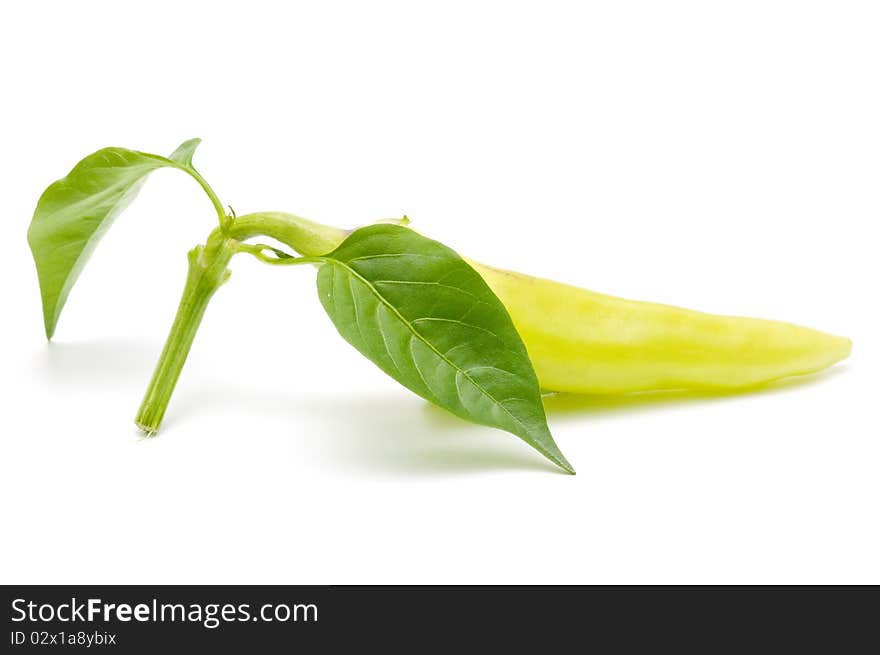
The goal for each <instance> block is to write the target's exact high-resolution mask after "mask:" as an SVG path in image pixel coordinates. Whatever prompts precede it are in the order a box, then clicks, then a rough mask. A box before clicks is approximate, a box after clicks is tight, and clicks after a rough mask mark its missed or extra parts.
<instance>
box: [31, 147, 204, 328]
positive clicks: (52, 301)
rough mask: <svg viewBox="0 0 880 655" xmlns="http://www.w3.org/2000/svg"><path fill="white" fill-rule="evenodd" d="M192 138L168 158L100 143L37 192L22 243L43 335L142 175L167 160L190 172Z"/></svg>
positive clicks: (144, 175)
mask: <svg viewBox="0 0 880 655" xmlns="http://www.w3.org/2000/svg"><path fill="white" fill-rule="evenodd" d="M198 144H199V140H198V139H192V140H190V141H187V142H185V143H184V144H183V145H181V146H180V147H179V148H178V149H177V150H175V151H174V154H172V155H171V158H166V157H161V156H159V155H151V154H148V153H145V152H138V151H136V150H127V149H125V148H104V149H103V150H99V151H97V152H95V153H93V154H91V155H89V156H88V157H86V158H85V159H83V160H82V161H81V162H79V163H78V164H77V165H76V166H74V168H73V170H72V171H70V173H69V174H68V175H67V177H64V178H62V179H60V180H58V181H57V182H54V183H53V184H51V185H50V186H49V187H48V188H47V189H46V190H45V191H44V192H43V195H42V196H40V200H39V201H38V202H37V208H36V210H34V216H33V219H32V220H31V225H30V228H29V229H28V243H29V244H30V247H31V252H32V253H33V256H34V262H35V263H36V265H37V275H38V276H39V278H40V293H41V294H42V298H43V321H44V324H45V327H46V336H47V337H48V338H50V339H51V338H52V335H53V334H54V332H55V326H56V324H57V323H58V317H59V315H60V314H61V310H62V309H63V308H64V303H65V302H66V301H67V296H68V294H69V293H70V289H71V288H72V287H73V285H74V283H75V282H76V280H77V278H78V277H79V274H80V272H81V271H82V268H83V266H84V265H85V263H86V261H88V258H89V256H90V255H91V253H92V251H93V250H94V248H95V246H96V245H97V243H98V241H99V240H100V239H101V237H102V236H103V235H104V233H105V232H106V231H107V229H108V228H109V227H110V225H111V223H112V222H113V219H115V218H116V216H118V215H119V214H120V213H121V212H122V210H124V209H125V208H126V207H127V206H128V204H129V203H130V202H131V201H132V200H133V199H134V197H135V196H136V195H137V192H138V191H139V190H140V187H141V185H142V184H143V183H144V180H145V179H146V177H147V175H149V174H150V173H151V172H152V171H154V170H156V169H157V168H162V167H165V166H171V167H174V168H180V169H182V170H185V171H187V172H188V173H190V174H191V175H193V176H196V175H197V173H195V171H194V170H193V169H192V155H193V151H194V150H195V148H196V146H197V145H198ZM197 179H199V180H200V178H197ZM200 183H201V180H200Z"/></svg>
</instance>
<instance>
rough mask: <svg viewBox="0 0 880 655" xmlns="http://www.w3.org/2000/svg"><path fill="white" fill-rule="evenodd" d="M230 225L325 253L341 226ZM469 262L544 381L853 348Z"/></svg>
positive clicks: (698, 383) (757, 381)
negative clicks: (508, 318)
mask: <svg viewBox="0 0 880 655" xmlns="http://www.w3.org/2000/svg"><path fill="white" fill-rule="evenodd" d="M252 217H253V218H252ZM230 230H231V231H230V236H232V237H233V238H237V239H246V238H249V237H251V236H254V235H256V234H260V233H261V234H266V235H269V236H272V237H274V238H276V239H278V240H279V241H281V242H283V243H285V244H287V245H288V246H290V247H291V248H293V249H294V250H296V251H297V252H299V253H301V254H303V255H320V254H324V253H327V252H329V251H331V250H333V249H334V248H335V247H336V246H338V245H339V244H340V243H341V242H342V240H343V239H345V237H346V236H347V235H348V231H346V230H341V229H338V228H334V227H329V226H326V225H321V224H319V223H314V222H312V221H308V220H306V219H303V218H300V217H298V216H293V215H291V214H284V213H276V212H266V213H260V214H258V215H248V216H241V217H239V218H237V219H236V220H235V221H234V222H233V224H232V226H231V228H230ZM468 263H470V264H471V266H473V267H474V269H476V271H477V272H478V273H479V274H480V275H481V276H482V277H483V279H484V280H485V281H486V283H487V284H488V285H489V287H490V288H491V289H492V291H494V292H495V295H497V296H498V298H499V299H500V300H501V302H502V303H503V304H504V306H505V307H506V308H507V311H508V312H509V313H510V316H511V318H512V319H513V322H514V324H515V325H516V328H517V330H518V331H519V334H520V336H521V337H522V340H523V342H524V343H525V345H526V349H527V350H528V353H529V357H530V358H531V360H532V365H533V366H534V368H535V372H536V373H537V376H538V381H539V382H540V384H541V387H542V389H544V390H545V391H558V392H571V393H583V394H600V393H623V392H631V391H649V390H655V389H743V388H748V387H754V386H758V385H761V384H764V383H767V382H771V381H773V380H778V379H781V378H785V377H789V376H793V375H804V374H807V373H814V372H816V371H820V370H822V369H824V368H827V367H829V366H831V365H832V364H834V363H835V362H838V361H840V360H842V359H845V358H846V357H848V356H849V354H850V351H851V349H852V343H851V342H850V340H849V339H847V338H845V337H838V336H833V335H830V334H825V333H823V332H819V331H817V330H812V329H810V328H806V327H800V326H798V325H792V324H791V323H782V322H779V321H769V320H764V319H758V318H741V317H733V316H718V315H713V314H704V313H701V312H696V311H692V310H689V309H682V308H679V307H671V306H669V305H660V304H656V303H648V302H639V301H634V300H625V299H623V298H615V297H613V296H607V295H603V294H600V293H595V292H593V291H587V290H586V289H579V288H577V287H573V286H570V285H567V284H562V283H559V282H553V281H550V280H543V279H539V278H534V277H530V276H528V275H523V274H521V273H513V272H510V271H503V270H499V269H495V268H491V267H489V266H485V265H483V264H480V263H478V262H475V261H471V260H468Z"/></svg>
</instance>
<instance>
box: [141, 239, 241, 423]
mask: <svg viewBox="0 0 880 655" xmlns="http://www.w3.org/2000/svg"><path fill="white" fill-rule="evenodd" d="M235 243H236V242H235V241H234V240H232V239H230V238H229V237H227V236H226V235H224V234H223V233H222V232H221V231H220V230H219V229H218V230H215V231H214V232H212V233H211V235H210V236H209V237H208V240H207V242H206V244H205V245H204V246H201V245H200V246H196V247H195V248H193V249H192V250H190V251H189V255H188V258H189V271H188V273H187V277H186V286H185V287H184V289H183V296H182V297H181V299H180V305H179V306H178V308H177V316H176V317H175V318H174V324H173V325H172V326H171V332H170V333H169V335H168V339H167V340H166V341H165V347H164V348H163V350H162V355H161V356H160V357H159V362H158V363H157V364H156V370H155V372H154V373H153V379H152V380H150V385H149V386H148V387H147V392H146V394H145V395H144V399H143V402H142V403H141V407H140V409H139V410H138V413H137V416H136V417H135V424H136V425H137V426H138V427H139V428H140V429H141V430H143V431H144V432H146V433H147V434H148V435H153V434H155V433H156V432H157V431H158V429H159V425H160V424H161V423H162V417H163V416H165V410H166V409H167V407H168V402H169V401H170V400H171V394H172V393H174V387H175V385H176V384H177V379H178V378H179V377H180V372H181V370H183V364H184V362H186V357H187V355H188V354H189V350H190V347H191V346H192V343H193V339H195V336H196V332H197V331H198V329H199V324H200V323H201V322H202V317H203V316H204V315H205V309H207V307H208V302H210V300H211V297H212V296H213V295H214V292H215V291H216V290H217V289H218V288H220V286H221V285H222V284H223V283H224V282H225V281H226V280H227V279H228V278H229V270H228V269H227V268H226V265H227V264H228V263H229V260H230V258H231V257H232V255H233V254H234V253H235Z"/></svg>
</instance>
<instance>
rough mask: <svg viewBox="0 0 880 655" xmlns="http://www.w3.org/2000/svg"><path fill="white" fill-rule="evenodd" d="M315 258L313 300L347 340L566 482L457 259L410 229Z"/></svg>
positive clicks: (505, 327)
mask: <svg viewBox="0 0 880 655" xmlns="http://www.w3.org/2000/svg"><path fill="white" fill-rule="evenodd" d="M320 259H321V260H322V261H324V262H325V263H324V264H323V265H322V266H321V268H320V270H319V271H318V294H319V295H320V298H321V303H322V304H323V305H324V309H325V310H327V313H328V314H329V315H330V318H331V320H332V321H333V323H334V324H335V325H336V328H337V329H338V330H339V333H340V334H341V335H342V336H343V338H344V339H345V340H346V341H348V342H349V343H350V344H352V345H353V346H354V347H355V348H357V349H358V350H359V351H360V352H361V353H363V354H364V355H365V356H366V357H367V358H369V359H370V360H372V361H373V362H374V363H375V364H376V365H377V366H379V368H381V369H382V370H383V371H385V372H386V373H387V374H388V375H390V376H391V377H392V378H394V379H395V380H397V381H398V382H400V383H401V384H403V385H404V386H405V387H407V388H408V389H411V390H412V391H414V392H415V393H417V394H418V395H420V396H422V397H423V398H425V399H427V400H429V401H431V402H433V403H435V404H437V405H439V406H440V407H443V408H445V409H448V410H449V411H451V412H452V413H453V414H456V415H458V416H460V417H462V418H464V419H467V420H470V421H473V422H475V423H480V424H482V425H488V426H491V427H496V428H501V429H502V430H506V431H508V432H511V433H513V434H515V435H516V436H518V437H520V438H521V439H523V440H524V441H525V442H526V443H528V444H529V445H531V446H532V447H534V448H535V449H536V450H538V451H539V452H540V453H541V454H542V455H544V456H545V457H547V459H549V460H550V461H551V462H553V463H555V464H557V465H559V466H560V467H562V468H563V469H565V470H566V471H567V472H569V473H574V469H572V467H571V465H570V464H569V463H568V461H566V459H565V456H563V454H562V453H561V452H560V450H559V448H558V447H557V446H556V443H555V442H554V441H553V437H552V436H551V434H550V430H549V429H548V427H547V419H546V417H545V415H544V406H543V404H542V402H541V392H540V389H539V387H538V380H537V377H536V376H535V372H534V370H533V368H532V364H531V361H529V358H528V354H527V353H526V349H525V346H524V345H523V342H522V340H521V339H520V336H519V334H518V333H517V331H516V328H515V327H514V326H513V322H512V321H511V319H510V316H509V315H508V313H507V310H506V309H505V308H504V305H502V304H501V301H500V300H498V298H497V297H496V296H495V294H494V293H493V292H492V291H491V289H489V287H488V285H487V284H486V283H485V282H484V281H483V279H482V278H481V277H480V275H479V274H478V273H477V272H476V271H475V270H474V269H473V268H471V266H470V265H469V264H468V263H467V262H465V261H464V260H463V259H462V258H461V257H460V256H459V255H458V254H456V253H455V252H454V251H453V250H451V249H450V248H447V247H446V246H444V245H443V244H441V243H438V242H437V241H432V240H431V239H428V238H426V237H423V236H421V235H419V234H417V233H416V232H413V231H412V230H410V229H407V228H404V227H400V226H397V225H371V226H369V227H365V228H361V229H359V230H356V231H355V232H353V233H352V234H351V235H350V236H349V237H348V238H347V239H346V240H345V241H344V242H343V243H342V244H341V245H340V246H339V247H338V248H337V249H336V250H334V251H333V252H332V253H330V254H328V255H325V256H324V257H322V258H320Z"/></svg>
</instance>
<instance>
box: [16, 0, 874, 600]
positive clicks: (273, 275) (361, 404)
mask: <svg viewBox="0 0 880 655" xmlns="http://www.w3.org/2000/svg"><path fill="white" fill-rule="evenodd" d="M878 33H880V21H878V13H877V5H876V4H875V3H870V2H865V3H856V2H826V3H820V2H767V1H761V2H730V3H718V2H715V3H705V2H691V3H683V2H677V3H656V2H645V3H633V2H613V3H612V2H608V3H592V4H588V3H570V4H567V3H553V2H546V1H542V2H534V3H511V2H507V3H497V4H495V3H488V2H463V3H457V2H443V3H434V4H428V3H407V2H401V3H343V4H340V3H331V2H325V3H308V4H307V5H296V4H291V3H280V2H279V3H276V4H268V3H258V2H253V1H251V2H247V3H236V4H235V5H233V6H224V5H222V4H220V3H205V4H203V5H199V4H196V3H183V2H174V3H169V4H164V3H160V2H155V1H154V2H150V3H140V4H139V5H135V4H134V3H119V2H112V3H79V2H77V3H57V4H56V3H17V4H14V5H7V6H6V7H5V8H4V9H3V10H2V17H0V61H2V62H3V64H2V68H0V76H2V86H0V88H2V103H0V112H2V117H3V118H2V123H0V135H2V142H0V143H2V157H0V180H2V189H3V194H2V200H3V219H2V223H3V225H4V229H5V235H6V238H4V240H3V249H2V257H0V280H2V285H3V286H2V289H3V296H2V297H3V304H2V306H3V310H2V311H3V318H2V323H0V330H2V339H0V362H2V364H0V399H2V400H0V402H2V418H0V426H2V427H0V431H2V436H0V507H2V509H0V525H2V528H0V529H2V538H0V579H2V582H5V583H25V582H31V583H50V582H54V583H63V582H72V583H77V582H102V583H342V582H350V583H363V582H388V583H391V582H398V583H411V582H423V583H427V582H440V583H451V582H463V583H489V582H510V583H513V582H521V583H533V582H535V583H536V582H579V583H637V582H638V583H670V582H674V583H709V582H712V583H859V582H873V583H880V564H878V559H880V558H878V557H877V553H878V552H880V528H878V499H880V475H878V469H880V441H878V437H880V430H878V418H877V406H878V391H880V389H878V383H877V380H878V370H880V346H878V339H880V316H878V302H877V285H878V264H877V250H878V239H877V224H878V211H880V197H878V181H880V154H878V153H880V91H878V79H880V78H878V73H880V70H878V69H880V40H878V38H877V35H878ZM193 136H200V137H202V138H204V143H203V145H202V147H201V148H200V150H199V151H198V153H197V155H196V159H195V161H196V165H197V166H198V167H199V168H200V170H201V171H202V173H203V174H204V175H205V176H206V177H207V178H208V179H209V181H210V182H211V183H212V185H213V186H214V187H215V189H216V190H217V191H218V193H219V194H220V195H221V197H222V198H223V200H224V202H228V203H229V204H231V205H232V206H233V207H234V208H235V209H236V211H238V213H244V212H248V211H256V210H267V209H277V210H286V211H292V212H296V213H299V214H301V215H304V216H309V217H312V218H315V219H317V220H321V221H324V222H327V223H332V224H339V225H342V226H346V227H350V226H354V225H358V224H363V223H366V222H369V221H372V220H374V219H377V218H382V217H389V216H399V215H401V214H403V213H407V214H408V215H409V216H410V217H411V218H412V219H413V220H414V222H415V226H416V227H418V228H419V229H420V230H421V231H423V232H425V233H427V234H430V235H432V236H434V237H436V238H439V239H441V240H442V241H445V242H446V243H448V244H449V245H451V246H453V247H455V248H456V249H458V250H459V251H460V252H462V253H465V254H467V255H470V256H473V257H476V258H478V259H480V260H482V261H484V262H487V263H492V264H495V265H498V266H503V267H507V268H514V269H519V270H523V271H527V272H531V273H534V274H540V275H543V276H546V277H551V278H555V279H560V280H564V281H569V282H572V283H577V284H579V285H582V286H585V287H589V288H592V289H595V290H598V291H604V292H608V293H613V294H617V295H622V296H627V297H635V298H640V299H648V300H655V301H661V302H667V303H673V304H679V305H684V306H689V307H694V308H697V309H702V310H706V311H713V312H721V313H733V314H747V315H756V316H764V317H769V318H778V319H783V320H788V321H793V322H797V323H802V324H805V325H810V326H813V327H816V328H819V329H823V330H826V331H829V332H834V333H838V334H845V335H847V336H850V337H851V338H852V339H853V341H854V343H855V350H854V354H853V357H852V358H851V359H850V360H849V361H848V362H847V363H845V364H844V365H841V366H838V367H836V368H835V369H834V370H832V371H830V372H829V373H827V374H825V375H820V376H816V377H815V378H813V379H810V380H808V381H804V382H800V383H798V384H789V385H782V386H780V387H778V388H775V389H773V390H770V391H767V392H764V393H760V394H749V395H743V396H734V397H723V398H718V397H714V398H713V397H706V396H688V395H686V394H671V395H666V396H660V397H658V396H648V397H636V398H604V399H602V398H599V399H596V398H592V399H591V398H586V399H577V398H557V399H549V400H548V401H547V407H548V414H549V419H550V425H551V428H552V429H553V432H554V435H555V438H556V440H557V442H558V443H559V445H560V447H561V448H562V450H563V451H564V452H565V453H566V455H567V456H568V458H569V459H570V460H571V461H572V462H573V463H574V465H575V466H576V468H577V470H578V475H577V476H576V477H570V476H566V475H561V474H557V473H556V472H555V471H554V469H553V468H552V466H550V465H549V464H547V463H545V462H544V461H543V460H542V459H541V457H540V456H539V455H537V454H536V453H535V452H533V451H532V450H531V449H529V448H528V447H527V446H526V445H525V444H523V443H522V442H520V441H519V440H518V439H516V438H514V437H512V436H511V435H508V434H505V433H502V432H499V431H494V430H489V429H485V428H480V427H472V426H470V425H468V424H465V423H464V422H462V421H459V420H457V419H454V418H450V417H447V416H446V415H444V414H443V413H442V411H440V410H437V409H434V408H431V407H430V406H427V405H426V404H425V403H424V402H422V401H421V400H420V399H418V398H417V397H415V396H413V395H412V394H410V393H409V392H408V391H406V390H405V389H403V388H402V387H399V386H398V385H397V384H396V383H394V382H393V381H391V380H390V379H386V378H385V377H384V376H383V374H382V373H381V372H380V371H379V370H378V369H376V368H375V367H374V366H373V365H372V364H370V363H369V362H368V361H366V360H365V359H363V358H362V357H361V356H360V355H359V354H358V353H357V352H355V351H354V349H352V348H351V347H350V346H348V345H347V344H346V343H344V342H343V341H342V340H341V339H340V337H339V336H338V335H337V334H336V332H335V330H334V329H333V327H332V325H331V323H330V321H329V319H328V318H327V317H326V316H325V315H324V314H323V310H322V309H321V307H320V305H319V303H318V300H317V298H316V294H315V291H314V272H313V271H312V270H309V269H305V268H296V269H284V270H278V269H270V268H269V267H266V266H264V265H261V264H259V263H257V262H255V261H252V260H249V259H246V258H245V257H239V258H237V259H236V260H234V261H233V263H232V269H233V276H232V279H231V280H230V282H229V283H228V284H227V285H226V286H225V287H224V288H223V289H222V290H221V291H220V292H219V293H218V295H217V296H216V297H215V299H214V301H213V303H212V305H211V307H210V308H209V310H208V314H207V317H206V319H205V322H204V324H203V327H202V330H201V332H200V333H199V335H198V338H197V340H196V344H195V347H194V349H193V351H192V353H191V358H190V360H189V361H188V363H187V366H186V368H185V370H184V372H183V376H182V378H181V381H180V384H179V386H178V389H177V392H176V395H175V397H174V398H173V400H172V403H171V406H170V408H169V412H168V415H167V422H166V425H165V429H164V431H163V432H162V433H161V434H160V436H159V437H158V438H156V439H152V440H144V439H140V438H139V437H138V435H137V433H136V431H135V429H134V427H133V424H132V418H133V416H134V413H135V410H136V409H137V406H138V404H139V402H140V400H141V394H142V393H143V390H144V388H145V385H146V383H147V381H148V379H149V377H150V374H151V371H152V366H153V364H154V363H155V360H156V358H157V356H158V353H159V350H160V348H161V345H162V342H163V341H164V337H165V335H166V333H167V330H168V327H169V326H170V322H171V319H172V317H173V314H174V310H175V308H176V305H177V301H178V296H179V292H180V290H181V287H182V284H183V278H184V275H185V267H186V264H185V253H186V251H187V250H188V249H189V248H190V247H191V246H193V245H194V244H196V243H198V242H200V241H201V240H203V239H204V237H205V235H207V233H208V231H209V230H210V229H211V228H212V225H213V221H214V220H215V219H214V217H213V214H212V210H211V207H210V205H209V203H208V202H207V201H206V200H205V198H204V197H203V196H202V195H201V191H200V190H199V189H198V187H197V186H196V185H195V184H194V183H193V182H192V180H190V179H189V178H187V177H186V176H185V175H183V174H180V173H179V172H175V171H159V172H157V173H156V174H154V175H153V176H152V178H151V179H150V180H149V182H148V183H147V185H146V186H145V188H144V190H143V192H142V194H141V196H140V197H139V199H138V200H137V201H136V202H135V203H134V205H133V206H132V207H131V208H130V209H129V210H128V211H127V212H126V213H125V215H123V216H122V217H121V218H120V219H119V220H118V222H117V224H116V225H115V226H114V228H113V229H112V230H111V232H110V233H109V234H108V236H107V237H106V239H105V240H104V241H103V242H102V243H101V245H100V247H99V248H98V250H97V252H96V254H95V256H94V258H93V260H92V261H91V262H90V263H89V265H88V266H87V268H86V270H85V272H84V274H83V275H82V277H81V278H80V281H79V284H78V285H77V287H76V288H75V289H74V291H73V293H72V294H71V296H70V300H69V303H68V305H67V308H66V311H65V313H64V315H63V317H62V319H61V321H60V324H59V327H58V331H57V335H56V341H55V342H54V343H52V344H49V345H47V344H46V343H45V341H44V339H43V327H42V321H41V316H40V305H39V292H38V287H37V280H36V274H35V272H34V269H33V264H32V262H31V259H30V253H29V251H28V248H27V245H26V242H25V232H26V229H27V225H28V222H29V220H30V216H31V213H32V211H33V207H34V205H35V203H36V200H37V198H38V196H39V194H40V192H41V191H42V190H43V188H44V187H45V186H47V185H48V184H49V183H50V182H51V181H53V180H54V179H56V178H58V177H61V176H63V175H64V174H66V173H67V171H68V170H69V169H70V168H71V167H72V166H73V164H75V163H76V162H77V161H78V160H79V159H80V158H81V157H83V156H84V155H86V154H88V153H90V152H92V151H94V150H96V149H97V148H99V147H103V146H106V145H119V146H125V147H131V148H136V149H141V150H147V151H153V152H159V153H168V152H170V151H171V150H172V149H173V148H174V147H175V146H176V145H177V144H178V143H179V142H181V141H183V140H184V139H187V138H189V137H193Z"/></svg>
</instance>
